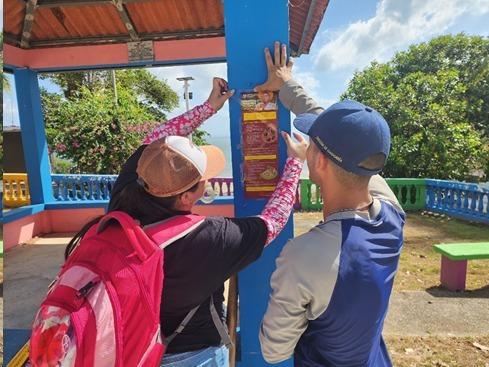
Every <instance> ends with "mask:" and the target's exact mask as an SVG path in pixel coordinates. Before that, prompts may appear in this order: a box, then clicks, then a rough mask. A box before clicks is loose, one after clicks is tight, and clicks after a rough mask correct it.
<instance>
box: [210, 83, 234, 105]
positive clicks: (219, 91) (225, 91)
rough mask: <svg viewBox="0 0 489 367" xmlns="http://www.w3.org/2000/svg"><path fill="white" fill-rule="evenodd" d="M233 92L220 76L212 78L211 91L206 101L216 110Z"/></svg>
mask: <svg viewBox="0 0 489 367" xmlns="http://www.w3.org/2000/svg"><path fill="white" fill-rule="evenodd" d="M233 94H234V90H229V88H228V82H227V81H225V80H224V79H222V78H214V79H213V80H212V91H211V94H210V96H209V99H208V100H207V101H208V102H209V104H210V105H211V106H212V108H213V109H214V111H216V112H217V111H219V110H220V109H221V108H222V106H223V105H224V103H225V102H226V101H227V100H228V99H229V98H231V96H232V95H233Z"/></svg>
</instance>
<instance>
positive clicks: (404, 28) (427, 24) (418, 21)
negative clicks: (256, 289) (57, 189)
mask: <svg viewBox="0 0 489 367" xmlns="http://www.w3.org/2000/svg"><path fill="white" fill-rule="evenodd" d="M292 1H295V0H292ZM488 16H489V0H466V1H457V0H430V1H426V0H378V1H375V0H361V1H358V0H331V1H330V4H329V6H328V9H327V11H326V14H325V17H324V19H323V22H322V24H321V27H320V29H319V32H318V34H317V36H316V39H315V41H314V43H313V45H312V48H311V53H310V54H309V55H303V56H301V57H300V58H298V59H297V60H296V63H295V70H294V74H295V78H296V79H297V80H298V81H300V82H301V83H302V84H303V85H304V86H305V88H306V89H307V90H308V91H309V92H310V93H311V95H312V96H313V97H314V98H316V99H317V100H318V102H319V103H320V104H321V105H323V106H324V107H327V106H329V105H330V104H331V103H334V102H335V101H336V100H337V99H338V98H339V96H340V95H341V93H342V92H344V91H345V89H346V87H347V85H348V81H349V80H350V79H351V77H352V75H353V73H354V71H355V70H361V69H363V68H364V67H366V66H367V65H369V64H370V62H372V61H373V60H377V61H381V62H382V61H386V60H389V59H390V58H391V57H392V56H393V55H394V54H395V53H396V52H397V51H400V50H405V49H407V47H408V46H409V45H410V44H413V43H419V42H423V41H426V40H429V39H430V38H432V37H435V36H437V35H440V34H446V33H458V32H465V33H467V34H476V35H484V36H489V22H488V21H487V19H488ZM150 71H151V72H152V73H154V74H155V75H156V76H157V77H158V78H161V79H165V80H167V81H168V83H169V84H170V85H171V86H172V87H173V89H174V90H176V91H177V92H178V94H179V95H180V96H182V94H183V93H182V92H183V89H182V84H181V82H178V81H177V80H176V78H177V77H180V76H188V75H191V76H193V77H194V78H195V81H193V82H192V84H191V90H192V91H193V93H194V100H193V101H192V105H195V104H197V103H201V102H203V101H204V100H205V99H206V98H207V96H208V94H209V91H210V85H211V80H212V77H213V76H221V77H226V65H225V64H211V65H198V66H176V67H165V68H152V69H150ZM44 83H45V82H41V84H42V85H45V84H44ZM45 86H46V87H48V88H49V89H52V88H53V86H51V85H45ZM3 107H4V124H6V125H10V124H12V122H17V117H16V114H17V106H16V102H15V99H14V98H13V93H7V94H5V95H4V106H3ZM184 108H185V104H184V101H183V100H181V103H180V107H179V108H177V109H175V110H174V111H172V112H171V113H170V116H174V115H177V114H179V113H181V112H183V111H184ZM204 128H205V129H206V130H207V131H208V132H209V133H211V135H212V136H215V137H217V136H229V114H228V108H227V106H224V108H223V109H222V110H221V111H220V112H219V113H218V114H217V115H215V116H214V117H212V118H211V119H210V120H209V121H207V122H206V123H205V125H204Z"/></svg>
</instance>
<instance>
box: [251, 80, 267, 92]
mask: <svg viewBox="0 0 489 367" xmlns="http://www.w3.org/2000/svg"><path fill="white" fill-rule="evenodd" d="M253 90H254V91H255V92H262V91H266V90H269V87H268V82H266V83H263V84H260V85H257V86H256V87H255V88H253Z"/></svg>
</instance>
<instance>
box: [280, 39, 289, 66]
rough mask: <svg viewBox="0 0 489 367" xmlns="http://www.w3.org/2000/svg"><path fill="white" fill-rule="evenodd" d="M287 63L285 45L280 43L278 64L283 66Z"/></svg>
mask: <svg viewBox="0 0 489 367" xmlns="http://www.w3.org/2000/svg"><path fill="white" fill-rule="evenodd" d="M286 64H287V46H286V45H285V44H283V45H282V52H281V55H280V66H285V65H286Z"/></svg>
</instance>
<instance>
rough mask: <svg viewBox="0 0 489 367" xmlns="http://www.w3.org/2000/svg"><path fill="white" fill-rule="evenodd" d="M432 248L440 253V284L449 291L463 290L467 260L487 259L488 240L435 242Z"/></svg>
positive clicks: (488, 252)
mask: <svg viewBox="0 0 489 367" xmlns="http://www.w3.org/2000/svg"><path fill="white" fill-rule="evenodd" d="M433 248H434V250H435V251H436V252H439V253H440V254H441V271H440V281H441V284H442V285H443V286H444V287H446V288H448V289H449V290H451V291H463V290H465V278H466V275H467V260H476V259H477V260H480V259H489V242H477V243H447V244H437V245H434V246H433Z"/></svg>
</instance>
